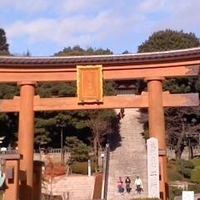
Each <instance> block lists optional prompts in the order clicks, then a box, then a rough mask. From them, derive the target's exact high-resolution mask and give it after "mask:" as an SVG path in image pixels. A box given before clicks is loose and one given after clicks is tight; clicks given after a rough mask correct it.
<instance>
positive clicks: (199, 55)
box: [0, 47, 200, 67]
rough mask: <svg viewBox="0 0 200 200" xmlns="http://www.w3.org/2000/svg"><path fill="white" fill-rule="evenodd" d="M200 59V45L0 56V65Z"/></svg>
mask: <svg viewBox="0 0 200 200" xmlns="http://www.w3.org/2000/svg"><path fill="white" fill-rule="evenodd" d="M194 59H200V47H197V48H190V49H182V50H174V51H162V52H152V53H137V54H122V55H92V56H62V57H61V56H60V57H14V56H0V66H19V65H20V66H30V67H31V66H33V67H34V66H56V65H59V66H62V65H63V66H76V65H96V64H101V65H122V64H123V65H124V64H126V65H128V64H141V63H158V62H163V61H166V62H170V61H179V60H181V61H184V60H194Z"/></svg>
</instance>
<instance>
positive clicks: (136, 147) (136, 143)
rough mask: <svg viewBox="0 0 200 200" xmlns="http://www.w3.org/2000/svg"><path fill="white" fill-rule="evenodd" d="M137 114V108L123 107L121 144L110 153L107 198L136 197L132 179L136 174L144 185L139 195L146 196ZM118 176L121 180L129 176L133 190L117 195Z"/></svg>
mask: <svg viewBox="0 0 200 200" xmlns="http://www.w3.org/2000/svg"><path fill="white" fill-rule="evenodd" d="M139 114H140V113H139V112H138V110H137V109H125V116H124V118H122V119H121V121H120V135H121V138H122V140H121V146H118V147H117V148H116V149H115V150H114V151H113V152H111V154H110V166H109V180H108V200H114V199H117V200H118V199H122V200H123V199H124V200H125V199H131V198H134V197H137V194H135V191H134V188H135V186H134V180H135V178H136V176H137V175H139V176H140V177H141V179H142V181H143V186H144V192H143V193H142V194H141V197H146V196H147V176H146V173H147V163H146V144H145V141H144V139H143V137H142V135H141V132H142V131H143V129H142V125H141V124H140V123H139V122H138V118H139ZM111 142H112V140H111ZM111 145H112V144H111ZM119 176H121V177H122V179H123V180H125V177H126V176H129V177H130V178H131V180H132V183H131V187H132V188H133V190H132V191H131V193H130V194H126V193H125V194H124V195H118V192H117V187H116V181H117V179H118V177H119Z"/></svg>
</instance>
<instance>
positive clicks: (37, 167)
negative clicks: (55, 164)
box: [33, 160, 44, 200]
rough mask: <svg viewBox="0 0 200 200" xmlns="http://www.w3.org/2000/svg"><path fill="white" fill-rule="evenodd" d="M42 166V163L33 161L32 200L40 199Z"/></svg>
mask: <svg viewBox="0 0 200 200" xmlns="http://www.w3.org/2000/svg"><path fill="white" fill-rule="evenodd" d="M42 166H44V162H42V161H39V160H35V161H34V168H33V172H34V180H33V186H34V187H33V193H34V194H33V200H40V199H41V192H42Z"/></svg>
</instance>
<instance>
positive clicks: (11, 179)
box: [2, 154, 20, 200]
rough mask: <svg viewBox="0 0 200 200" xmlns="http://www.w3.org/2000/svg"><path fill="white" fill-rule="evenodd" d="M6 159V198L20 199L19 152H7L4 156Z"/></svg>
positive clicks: (9, 199)
mask: <svg viewBox="0 0 200 200" xmlns="http://www.w3.org/2000/svg"><path fill="white" fill-rule="evenodd" d="M2 157H3V159H4V160H5V168H4V170H5V177H6V190H5V193H4V200H11V199H12V200H18V199H19V160H20V155H19V154H7V155H3V156H2Z"/></svg>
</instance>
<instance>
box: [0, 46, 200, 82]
mask: <svg viewBox="0 0 200 200" xmlns="http://www.w3.org/2000/svg"><path fill="white" fill-rule="evenodd" d="M77 65H102V71H103V79H104V80H129V79H143V78H145V77H151V76H163V77H182V76H194V75H197V74H198V73H199V66H200V47H198V48H191V49H184V50H175V51H164V52H153V53H138V54H124V55H100V56H99V55H98V56H71V57H68V56H67V57H11V56H9V57H8V56H0V82H21V81H36V82H46V81H48V82H49V81H52V82H56V81H66V82H67V81H75V80H76V78H77V76H76V66H77Z"/></svg>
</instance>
